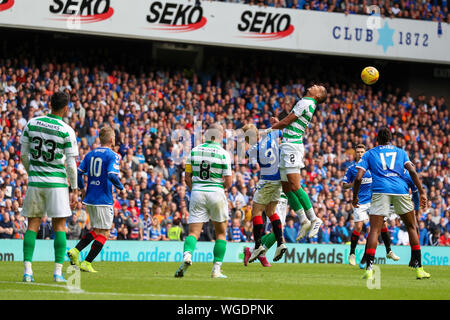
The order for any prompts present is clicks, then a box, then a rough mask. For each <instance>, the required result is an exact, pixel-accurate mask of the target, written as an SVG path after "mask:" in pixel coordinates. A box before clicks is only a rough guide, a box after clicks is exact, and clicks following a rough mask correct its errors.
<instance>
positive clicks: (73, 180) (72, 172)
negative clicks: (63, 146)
mask: <svg viewBox="0 0 450 320" xmlns="http://www.w3.org/2000/svg"><path fill="white" fill-rule="evenodd" d="M77 171H78V170H77V161H76V159H75V157H74V156H68V157H67V176H68V177H69V182H70V188H71V189H72V194H71V198H72V199H71V201H70V208H71V209H72V210H73V209H75V207H76V206H77V203H78V174H77Z"/></svg>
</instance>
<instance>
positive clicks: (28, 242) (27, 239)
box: [23, 230, 37, 262]
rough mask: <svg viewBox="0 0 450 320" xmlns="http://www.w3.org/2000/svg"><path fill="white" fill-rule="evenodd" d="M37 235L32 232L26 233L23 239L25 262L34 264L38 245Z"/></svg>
mask: <svg viewBox="0 0 450 320" xmlns="http://www.w3.org/2000/svg"><path fill="white" fill-rule="evenodd" d="M36 237H37V233H36V232H34V231H31V230H27V232H25V236H24V237H23V261H28V262H33V253H34V247H35V245H36Z"/></svg>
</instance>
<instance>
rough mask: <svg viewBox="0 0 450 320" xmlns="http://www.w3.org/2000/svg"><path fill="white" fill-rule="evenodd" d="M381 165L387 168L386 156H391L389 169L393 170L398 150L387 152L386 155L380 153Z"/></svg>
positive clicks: (384, 168)
mask: <svg viewBox="0 0 450 320" xmlns="http://www.w3.org/2000/svg"><path fill="white" fill-rule="evenodd" d="M380 158H381V165H382V166H383V170H387V166H386V158H391V163H390V164H389V169H391V170H393V169H394V166H395V158H397V152H386V157H385V156H384V153H380Z"/></svg>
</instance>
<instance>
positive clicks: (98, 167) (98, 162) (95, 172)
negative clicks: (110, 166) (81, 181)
mask: <svg viewBox="0 0 450 320" xmlns="http://www.w3.org/2000/svg"><path fill="white" fill-rule="evenodd" d="M89 172H90V174H91V176H94V177H100V175H101V174H102V159H101V158H94V157H92V158H91V166H90V170H89Z"/></svg>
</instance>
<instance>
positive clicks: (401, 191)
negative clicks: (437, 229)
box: [352, 127, 430, 279]
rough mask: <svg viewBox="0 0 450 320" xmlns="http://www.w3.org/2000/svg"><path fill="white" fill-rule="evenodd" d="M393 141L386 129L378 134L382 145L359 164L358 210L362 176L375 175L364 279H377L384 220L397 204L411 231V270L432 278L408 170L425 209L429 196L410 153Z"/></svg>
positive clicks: (355, 187) (355, 195) (355, 202)
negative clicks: (426, 265) (424, 260)
mask: <svg viewBox="0 0 450 320" xmlns="http://www.w3.org/2000/svg"><path fill="white" fill-rule="evenodd" d="M391 140H392V134H391V131H390V130H389V128H387V127H382V128H381V129H380V130H379V131H378V135H377V142H378V146H377V147H375V148H373V149H371V150H369V151H367V152H366V153H364V155H363V156H362V157H361V159H360V160H359V162H358V163H357V164H356V168H357V169H358V173H357V174H356V178H355V182H354V185H353V203H352V204H353V206H354V207H355V208H358V207H359V205H360V204H359V199H358V193H359V189H360V186H361V181H362V177H363V175H364V173H365V172H366V171H367V170H370V172H371V173H372V206H371V209H370V212H369V215H370V233H369V236H368V240H367V248H366V252H365V259H366V261H367V267H366V272H365V274H364V276H363V278H367V279H372V278H373V268H372V266H373V263H374V256H375V251H376V248H377V244H378V236H379V234H380V231H381V228H382V226H383V222H384V217H386V216H388V215H389V214H390V213H389V209H390V205H391V204H393V206H394V210H395V213H396V214H398V215H399V216H400V218H401V219H402V221H403V223H404V224H405V226H406V228H407V230H408V235H409V242H410V246H411V260H410V264H409V265H410V267H413V268H415V269H416V277H417V278H418V279H423V278H429V277H430V275H429V274H428V273H426V272H425V271H424V270H423V268H422V263H421V251H420V243H419V238H418V236H417V226H416V217H415V214H414V207H413V203H412V201H411V198H410V196H409V186H408V184H407V182H406V181H405V179H404V178H403V176H404V169H406V170H408V172H409V174H410V175H411V179H412V180H413V182H414V184H415V185H416V186H417V189H418V190H419V194H420V204H421V206H422V208H425V207H426V205H427V196H426V194H425V191H424V189H423V188H422V184H421V183H420V180H419V176H418V175H417V172H416V170H415V168H414V165H413V164H412V162H411V161H410V160H409V157H408V155H407V153H406V152H405V151H404V150H403V149H400V148H397V147H395V146H393V145H391V144H390V142H391Z"/></svg>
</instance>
